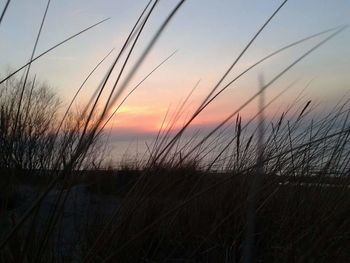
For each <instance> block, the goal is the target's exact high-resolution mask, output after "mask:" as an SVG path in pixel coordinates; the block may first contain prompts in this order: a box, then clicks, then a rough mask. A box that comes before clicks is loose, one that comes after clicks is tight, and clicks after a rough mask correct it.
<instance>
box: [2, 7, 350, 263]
mask: <svg viewBox="0 0 350 263" xmlns="http://www.w3.org/2000/svg"><path fill="white" fill-rule="evenodd" d="M158 2H159V1H157V0H154V1H153V0H150V1H149V2H148V3H147V5H146V6H145V8H144V9H143V10H142V12H141V14H140V15H139V17H138V19H137V21H136V22H135V24H134V25H133V27H132V29H131V30H130V32H129V35H128V36H127V38H126V40H125V42H124V43H123V46H122V48H121V49H120V51H119V52H118V54H117V55H116V58H115V59H114V60H113V62H112V64H111V66H110V67H109V70H108V71H107V72H106V74H105V76H104V78H103V79H102V80H101V83H100V85H99V86H98V87H97V88H96V90H95V92H94V94H93V95H92V96H91V98H90V99H89V102H88V103H87V104H86V105H85V106H84V108H83V109H82V110H81V112H79V113H75V112H73V111H72V109H71V105H72V103H73V102H74V101H75V100H76V98H77V95H78V94H80V93H81V92H84V85H85V83H86V81H87V80H88V79H89V78H90V76H91V75H92V74H93V73H94V72H95V70H96V69H97V68H98V67H99V66H100V65H101V64H102V63H104V62H105V59H106V58H107V57H108V56H110V55H111V54H112V52H113V49H112V50H111V51H110V52H109V53H107V55H106V56H105V57H104V58H103V59H102V60H100V61H99V62H98V63H97V64H96V65H95V66H94V67H92V70H91V72H90V73H89V74H88V75H87V77H86V79H85V80H84V81H83V82H82V84H81V86H80V87H79V88H78V89H77V92H76V94H75V96H74V97H73V98H72V100H71V102H70V104H69V106H68V108H67V109H66V110H65V111H64V114H63V115H62V116H60V115H59V114H57V111H58V109H59V107H60V101H59V99H58V97H57V96H56V95H55V94H54V93H52V91H50V89H49V88H48V87H45V86H44V85H43V84H41V83H40V82H39V81H38V80H37V78H36V77H31V75H30V74H31V72H30V68H31V64H32V63H34V62H35V61H36V60H38V59H40V58H41V57H42V56H44V55H45V54H47V53H48V52H50V51H52V50H54V49H56V48H58V47H59V46H61V45H63V44H65V43H67V42H68V41H70V40H72V39H74V38H75V37H78V36H79V35H80V34H82V33H85V32H86V31H88V30H90V29H92V28H94V27H95V26H97V25H99V24H101V23H103V22H104V21H106V19H105V20H102V21H100V22H98V23H96V24H93V25H92V26H90V27H87V28H86V29H84V30H82V31H80V32H78V33H76V34H74V35H72V36H70V37H68V38H67V39H65V40H63V41H62V42H60V43H58V44H56V45H54V46H53V47H51V48H49V49H48V50H46V51H45V52H43V53H41V54H39V55H36V46H37V44H38V42H39V40H40V34H41V31H42V29H43V28H44V24H45V18H46V15H49V14H50V10H49V5H50V1H48V2H47V8H46V10H45V13H44V14H43V18H42V23H41V25H40V29H39V31H38V34H37V38H36V41H35V43H34V46H33V49H32V53H31V56H30V59H29V62H28V63H26V64H25V65H23V66H21V67H19V68H17V69H15V70H14V71H12V72H11V73H9V74H7V75H5V77H1V80H0V88H1V89H0V146H1V151H0V170H1V200H0V201H1V207H0V219H1V224H2V225H1V228H0V229H1V232H2V233H1V235H0V238H1V239H0V259H1V261H2V262H73V261H74V260H75V261H79V262H174V261H177V262H243V261H245V262H257V261H263V262H330V261H336V262H347V261H348V259H349V258H350V253H349V251H350V220H349V217H348V215H349V214H350V211H349V209H350V203H349V202H350V198H349V197H350V196H349V195H350V188H349V187H350V181H349V168H350V166H349V160H350V159H349V154H350V151H349V150H350V149H349V147H348V145H349V144H348V142H349V133H350V129H349V113H350V112H349V110H350V108H349V103H348V101H340V102H339V103H338V104H337V105H335V107H334V108H333V110H331V111H330V112H328V113H327V114H325V115H324V116H320V117H318V118H316V117H315V116H314V115H313V111H312V110H313V109H312V107H313V104H312V102H311V101H306V102H303V103H300V102H298V99H296V101H295V102H294V103H292V106H291V107H287V108H286V109H285V111H284V112H283V113H282V115H281V116H276V117H275V118H272V119H265V118H264V117H263V112H264V110H265V109H266V108H268V107H269V106H270V105H271V104H272V103H274V102H275V101H276V100H278V99H279V98H280V96H282V94H284V92H286V91H287V90H288V89H290V88H291V87H293V86H294V85H296V82H293V83H291V84H290V85H289V86H287V87H285V89H283V90H282V92H281V93H279V94H277V95H276V96H275V97H274V98H272V99H270V100H269V101H266V102H264V101H263V100H262V102H261V105H260V109H259V110H258V112H257V114H256V115H255V116H254V117H252V118H251V119H250V120H248V121H242V118H241V117H242V116H240V115H239V112H241V111H242V110H243V109H244V108H245V107H246V106H247V105H248V104H250V103H251V102H252V101H254V100H255V99H257V98H263V94H264V91H265V90H267V89H268V88H269V87H270V86H271V85H272V84H273V83H275V82H276V81H277V80H278V79H279V78H281V77H282V76H284V75H285V74H286V73H288V72H289V70H290V69H292V68H293V67H295V66H296V65H297V64H298V63H299V62H300V61H302V60H303V59H305V58H307V56H308V55H309V54H311V53H312V52H314V51H315V50H318V49H319V48H320V47H321V46H322V45H323V44H324V43H326V42H328V41H329V40H331V39H332V38H333V37H335V36H336V35H338V34H339V33H341V32H342V31H343V30H344V29H345V28H346V27H345V26H339V27H336V28H332V29H328V30H324V31H321V32H319V33H316V34H312V35H310V36H306V37H304V38H302V39H300V40H297V41H295V42H293V43H290V44H288V45H286V46H284V47H281V48H280V49H278V50H276V51H275V52H273V53H271V54H269V55H267V56H265V57H264V58H262V59H260V60H258V61H257V62H256V63H254V64H252V65H251V66H250V67H247V68H246V69H245V70H243V71H242V72H240V73H239V74H237V76H236V77H235V78H233V79H231V80H228V76H229V73H230V72H231V71H232V69H233V68H234V67H235V66H236V65H237V63H238V61H240V59H241V58H242V57H243V56H244V54H245V53H246V52H249V48H250V46H251V45H252V43H253V42H254V41H255V40H256V39H257V38H258V37H260V35H261V34H262V33H263V31H264V29H265V28H266V27H267V26H268V25H269V24H270V23H271V22H272V21H273V19H274V17H275V16H277V15H278V13H279V11H280V9H281V8H283V7H284V6H285V4H286V3H287V1H283V2H282V3H281V4H280V6H279V7H278V8H277V9H276V10H275V12H273V14H272V15H271V16H270V17H269V18H268V19H267V20H266V22H265V23H264V24H263V25H262V26H261V27H260V28H259V29H258V30H257V32H256V34H254V36H253V37H252V38H251V39H250V40H249V42H248V44H247V45H246V46H245V47H244V48H243V49H242V51H241V52H240V53H239V55H238V56H237V57H236V58H234V59H233V62H232V64H231V65H230V67H229V68H228V69H227V70H226V71H225V72H224V74H223V75H222V77H221V78H220V79H219V80H218V82H217V83H216V85H214V87H213V88H212V89H211V90H210V92H209V93H208V94H207V96H206V97H205V99H204V100H203V102H202V103H200V105H199V106H198V107H197V109H196V110H195V111H194V112H193V113H191V115H190V117H189V118H188V119H185V118H183V113H184V112H185V111H186V105H187V102H188V99H189V98H190V97H191V95H192V92H193V90H192V91H191V92H190V93H189V95H188V97H186V99H185V100H184V101H183V102H182V103H180V106H179V108H178V109H177V112H176V113H175V114H174V115H173V117H172V119H171V120H170V122H169V123H170V124H169V125H168V126H166V127H164V126H162V129H161V130H160V131H159V133H158V135H157V136H156V139H155V141H154V145H153V146H150V147H149V148H148V152H147V154H146V155H145V156H147V158H145V159H144V160H143V162H136V161H135V162H134V163H132V164H129V163H127V162H126V163H123V164H122V165H121V166H120V167H119V168H118V169H109V170H108V169H103V167H101V163H102V162H103V158H104V154H103V149H104V148H103V147H101V146H100V144H99V142H100V141H99V139H100V138H101V136H102V135H103V130H104V128H105V126H106V125H107V123H108V122H109V121H110V120H111V119H112V118H113V117H114V115H115V113H116V112H117V111H118V109H119V108H120V106H121V105H122V104H123V103H124V102H125V101H126V100H127V99H128V97H129V96H130V95H131V94H132V93H133V92H134V91H135V90H136V89H137V88H139V87H140V85H141V84H142V83H143V81H145V80H146V79H147V78H148V77H149V76H150V75H151V74H153V73H154V72H155V71H156V70H157V69H158V68H159V67H160V66H162V65H163V64H164V63H165V62H166V61H167V60H168V59H170V58H171V57H172V56H173V55H174V54H175V52H174V53H172V54H171V55H170V56H168V57H167V58H165V59H164V60H163V61H161V62H160V63H159V64H158V66H156V67H155V68H154V69H152V70H150V71H149V74H148V75H146V76H145V77H144V78H143V79H142V80H141V82H140V83H139V84H137V85H136V86H135V87H133V88H132V89H131V91H130V92H129V93H128V94H127V95H126V96H124V97H122V95H123V92H124V91H125V89H126V88H127V87H128V85H129V82H130V80H131V78H132V77H133V75H134V74H135V73H136V72H137V70H138V68H139V67H140V65H141V64H142V63H143V61H144V60H145V59H146V57H147V55H148V54H149V52H150V50H151V49H152V48H153V47H154V45H155V43H156V42H157V40H158V39H159V38H160V37H161V35H162V33H163V32H164V30H165V29H166V27H167V25H168V24H169V23H170V22H171V20H172V19H173V18H174V17H175V15H176V13H177V12H178V11H179V10H181V6H182V5H183V4H184V3H185V2H186V1H184V0H182V1H179V2H178V3H177V4H175V5H174V8H173V10H171V12H169V14H168V16H167V17H166V18H165V19H164V21H163V22H162V23H161V25H160V26H159V28H158V29H156V30H155V33H154V35H153V36H152V38H151V40H150V41H149V42H148V43H146V48H145V49H144V51H143V52H142V53H141V55H140V56H139V57H138V58H137V59H136V62H135V63H134V64H133V65H131V69H130V71H128V72H126V71H125V68H126V66H129V64H130V58H131V57H132V56H133V55H134V50H135V47H137V45H138V44H139V42H141V41H142V36H143V29H144V27H145V25H147V23H148V20H149V18H150V17H151V16H152V15H154V14H153V13H154V10H155V9H156V8H157V4H158ZM9 3H10V1H7V4H6V6H5V8H4V10H3V11H2V15H1V20H0V23H1V26H4V25H5V24H4V23H6V19H5V18H6V16H5V13H6V10H7V8H8V6H9ZM316 37H318V38H321V40H319V42H317V43H316V44H315V45H314V46H312V47H311V48H310V49H309V50H307V51H306V52H305V53H303V54H300V55H299V57H297V58H295V60H294V61H293V62H292V63H291V64H289V65H288V66H287V67H286V68H284V69H281V71H280V72H279V73H278V74H276V75H275V76H274V77H273V78H272V79H270V80H268V81H267V82H266V83H261V88H260V90H259V91H257V92H256V93H255V94H254V95H253V96H251V97H250V98H249V99H248V100H247V101H245V102H243V103H242V104H241V105H238V106H237V108H236V109H235V110H234V111H232V113H230V114H229V115H228V116H226V117H225V118H223V120H222V122H220V123H219V124H218V125H217V126H216V127H214V128H213V129H212V130H211V131H209V132H208V133H207V134H205V135H204V136H202V137H198V136H197V134H196V133H195V134H194V135H193V136H192V137H191V138H190V139H188V137H185V134H186V132H187V131H188V128H189V127H190V125H191V124H192V123H193V121H194V120H195V119H196V118H197V117H198V116H199V115H200V114H201V113H202V112H203V110H204V109H205V108H207V107H208V105H210V104H211V103H212V102H213V101H214V100H216V99H217V98H218V97H219V96H220V95H221V94H222V93H224V92H225V90H227V89H228V88H232V85H233V84H235V83H236V82H237V80H238V79H239V78H241V77H242V76H244V75H245V74H246V73H247V72H249V71H250V70H251V69H253V68H254V67H256V66H257V65H259V64H262V63H263V62H265V61H267V60H268V59H270V58H272V57H274V56H275V55H277V54H279V53H282V52H284V51H285V50H287V49H289V48H291V47H294V46H296V45H300V44H303V43H305V42H307V41H309V40H311V39H314V38H316ZM123 55H124V56H123ZM117 65H120V66H121V67H120V69H119V71H118V72H115V71H116V68H117V67H116V66H117ZM23 70H24V71H25V74H24V77H23V78H19V77H18V76H17V75H18V73H19V72H22V71H23ZM112 73H117V78H116V79H115V80H113V79H112ZM122 77H123V78H122ZM121 79H123V82H120V80H121ZM224 81H225V82H227V83H228V84H226V85H223V83H224ZM108 85H111V86H112V89H110V91H107V88H106V87H107V86H108ZM103 96H106V97H107V100H106V101H105V102H103V101H102V97H103ZM117 101H120V103H119V106H117V108H116V110H113V111H112V109H115V107H114V106H115V104H116V102H117ZM38 109H40V110H38ZM166 118H167V116H166ZM256 119H259V121H258V125H256V126H255V129H253V131H250V130H248V129H247V128H248V127H251V126H252V124H254V123H256ZM165 120H166V119H164V123H165ZM178 121H182V122H183V123H184V125H183V126H182V127H181V128H180V129H179V130H174V129H173V127H174V126H175V123H176V122H178ZM232 127H234V129H231V130H230V128H232ZM232 130H233V131H234V132H232ZM227 131H231V132H227ZM29 184H32V185H33V187H35V190H36V191H37V193H36V195H35V196H34V200H32V201H31V204H30V205H28V206H27V207H26V210H25V211H24V212H23V213H21V214H20V216H19V217H17V216H16V215H15V213H12V212H11V211H12V206H11V202H12V201H13V200H12V198H13V196H14V195H15V193H16V188H18V187H20V186H21V185H29ZM81 185H87V189H88V192H89V195H91V196H98V197H99V198H101V199H102V200H104V199H105V200H107V199H108V198H112V200H114V202H117V203H118V205H116V206H115V207H114V208H113V210H112V211H109V212H110V213H109V214H108V215H103V214H102V213H100V212H99V211H98V210H97V209H96V207H95V206H92V205H91V206H90V207H89V208H88V210H89V215H90V216H89V220H87V219H86V220H85V221H86V222H82V223H81V224H80V226H79V227H81V229H82V232H83V233H84V235H78V241H77V242H76V245H75V247H74V248H72V250H73V252H70V254H69V255H63V252H62V247H59V245H57V244H61V243H59V242H64V240H63V237H64V233H65V229H70V227H71V226H68V225H64V224H62V222H65V221H64V220H65V219H64V218H65V213H66V212H65V207H66V206H67V205H69V204H70V203H71V202H73V201H72V200H71V192H74V189H75V188H74V187H77V186H81ZM52 193H54V195H53V200H54V201H53V203H52V205H51V208H50V211H49V212H47V213H46V214H45V216H44V217H42V212H41V211H42V209H41V206H43V205H44V204H45V200H48V198H49V195H50V194H51V196H52ZM50 198H51V197H50ZM76 217H79V216H78V215H76ZM77 219H78V218H77ZM76 231H77V233H78V230H76ZM79 233H80V232H79ZM73 234H76V233H74V231H73V233H72V235H73Z"/></svg>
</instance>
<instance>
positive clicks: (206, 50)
mask: <svg viewBox="0 0 350 263" xmlns="http://www.w3.org/2000/svg"><path fill="white" fill-rule="evenodd" d="M46 2H47V1H46V0H13V1H12V2H11V4H10V6H9V8H8V12H7V13H6V16H5V18H4V20H3V23H2V24H1V26H0V39H1V40H0V50H1V53H0V69H1V71H0V74H1V75H4V74H5V72H6V71H7V70H8V68H10V71H11V69H14V68H16V67H18V66H21V65H23V64H24V63H26V62H27V61H28V59H29V58H30V54H31V50H32V47H33V45H34V42H35V37H36V33H37V31H38V28H39V25H40V21H41V19H42V15H43V12H44V10H45V6H46ZM147 2H148V1H146V0H135V1H130V0H128V1H126V0H52V1H51V5H50V8H49V11H48V15H47V20H46V23H45V25H44V28H43V32H42V35H41V38H40V42H39V45H38V49H37V52H36V54H39V53H41V52H42V51H44V50H46V49H48V48H49V47H51V46H53V45H54V44H56V43H58V42H60V41H62V40H63V39H64V38H66V37H68V36H70V35H72V34H74V33H76V32H78V31H80V30H82V29H83V28H85V27H87V26H89V25H91V24H93V23H95V22H98V21H99V20H102V19H104V18H108V17H110V18H111V19H110V20H108V21H106V22H105V23H103V24H101V25H99V26H98V27H96V28H94V29H92V30H90V31H88V32H86V33H84V34H83V35H81V36H79V37H77V38H75V39H73V40H71V41H70V42H68V43H67V44H65V45H64V46H61V47H59V48H58V49H56V50H55V51H53V52H51V53H49V54H47V55H45V56H44V57H42V58H41V59H40V60H38V61H37V62H35V63H34V64H33V66H32V69H31V74H32V75H33V74H37V76H38V78H39V79H40V80H41V81H46V82H47V83H49V84H50V85H51V87H52V88H53V89H54V90H55V91H56V92H57V93H58V94H59V96H61V97H62V99H63V101H64V103H65V105H67V104H68V103H69V100H70V99H71V98H72V97H73V95H74V93H75V91H76V90H77V89H78V88H79V86H80V84H81V83H82V81H83V80H84V79H85V77H86V76H87V74H88V73H89V72H90V71H91V70H92V69H93V68H94V67H95V65H96V64H97V63H98V62H99V61H100V60H101V59H102V58H103V57H104V56H105V55H106V54H107V53H108V52H109V51H110V50H111V49H112V48H115V51H114V52H113V53H112V54H111V56H110V57H109V58H108V59H107V60H106V61H105V63H104V64H103V65H102V66H101V67H100V68H99V69H98V70H97V72H96V74H94V75H93V77H92V78H91V79H90V80H89V82H88V83H87V85H86V87H85V89H84V90H83V92H82V94H81V95H80V96H79V99H78V103H77V104H76V107H81V106H82V105H84V103H86V102H87V100H88V99H89V96H90V95H91V94H92V92H93V90H94V89H95V88H96V87H97V85H98V83H100V81H101V79H102V77H103V76H104V74H105V72H106V70H107V69H108V67H109V66H110V64H111V63H112V61H113V59H114V58H115V56H116V55H117V51H118V50H119V49H120V48H121V46H122V44H123V41H124V40H125V38H126V37H127V35H128V32H129V30H130V29H131V28H132V26H133V24H134V22H135V21H136V19H137V17H138V15H139V14H140V12H141V11H142V9H143V8H144V6H145V5H146V4H147ZM281 2H282V1H277V0H268V1H258V0H240V1H239V0H217V1H212V0H188V1H187V2H186V3H185V4H184V5H183V7H182V8H181V9H180V10H179V12H178V13H177V15H176V16H175V17H174V19H173V20H172V21H171V23H170V24H169V26H168V27H167V28H166V30H165V32H164V33H163V34H162V36H161V37H160V39H159V41H158V42H157V44H156V45H155V46H154V48H153V49H152V51H151V52H150V54H149V55H148V56H147V58H146V60H145V62H144V63H143V64H142V66H141V67H140V69H139V70H138V71H137V73H136V75H135V76H134V78H133V79H132V81H131V83H130V84H129V86H128V89H127V90H126V92H125V93H123V94H124V95H125V94H126V93H127V91H128V90H130V89H132V88H133V87H134V85H135V84H137V83H138V82H139V81H140V80H141V79H142V78H143V77H144V76H145V75H147V74H148V73H149V72H150V71H151V70H152V69H153V68H154V67H155V66H156V65H157V64H159V63H160V62H161V61H162V60H163V59H164V58H166V57H167V56H169V55H170V54H171V53H172V52H174V51H175V50H178V51H177V53H176V54H175V55H174V56H173V57H172V58H171V59H170V60H169V61H168V62H167V63H166V64H165V65H163V66H162V67H161V68H160V69H159V70H158V71H156V72H155V73H154V74H153V75H152V76H151V77H150V78H149V79H148V80H147V81H146V82H145V83H144V84H143V85H142V86H140V88H139V89H138V90H137V91H136V92H135V93H134V94H133V95H132V96H131V97H130V98H129V99H128V100H127V101H126V103H125V104H124V106H123V107H122V108H121V109H120V111H119V113H118V114H117V115H116V117H115V118H114V120H113V127H114V130H115V131H116V132H118V131H119V132H120V133H123V134H128V133H132V132H134V133H149V132H154V131H156V130H157V129H158V128H159V127H160V125H161V122H162V119H163V118H164V115H165V114H166V112H167V110H168V109H169V107H170V113H172V112H174V111H175V109H176V107H177V106H178V105H179V103H180V102H181V100H183V99H184V98H185V97H186V96H187V94H188V93H189V92H190V91H191V89H192V88H193V87H194V85H195V84H196V83H197V82H198V81H199V80H200V83H199V85H198V87H197V89H196V90H195V91H194V93H193V95H192V97H191V99H190V101H189V103H188V107H187V108H186V109H187V110H188V112H191V110H192V111H193V109H194V108H195V106H196V105H198V104H199V103H200V101H201V100H202V99H203V98H204V97H205V95H206V94H207V93H208V92H209V90H210V88H212V87H213V85H215V83H216V82H217V81H218V80H219V79H220V77H221V76H222V74H223V73H224V72H225V70H226V69H227V68H228V67H229V65H230V64H231V63H232V62H233V61H234V59H235V58H236V57H237V56H238V54H239V53H240V51H241V50H242V49H243V48H244V46H245V45H246V44H247V43H248V41H249V40H250V38H251V37H252V36H253V35H254V34H255V33H256V31H257V30H258V29H259V27H261V25H262V24H263V23H264V22H265V21H266V19H267V18H268V17H269V16H270V15H271V14H272V13H273V12H274V10H275V9H276V8H277V7H278V5H279V4H280V3H281ZM176 3H177V1H175V0H161V1H160V3H159V5H158V6H157V8H156V10H155V12H154V13H153V14H152V16H151V18H150V23H149V24H147V26H146V28H145V31H144V32H143V34H142V36H141V39H140V40H141V41H140V42H139V43H138V44H137V46H136V50H135V53H134V54H133V56H132V58H131V61H130V64H129V67H127V69H130V68H131V67H132V65H133V62H135V61H136V59H137V58H138V56H139V55H140V54H141V52H142V51H143V49H144V47H145V45H146V44H147V43H148V41H149V40H150V38H151V37H152V35H153V34H154V32H155V31H156V30H157V28H158V27H159V25H160V24H161V22H162V21H163V20H164V18H165V17H166V16H167V14H168V13H169V12H170V10H171V9H172V8H173V7H174V6H175V5H176ZM4 4H5V0H0V8H1V10H2V7H3V6H4ZM345 24H350V1H347V0H308V1H305V0H290V1H289V2H287V4H286V5H285V6H284V7H283V8H282V10H281V11H280V13H278V15H277V16H276V17H275V18H274V19H273V20H272V21H271V23H270V24H269V26H268V27H267V28H266V30H264V31H263V32H262V34H261V35H260V36H259V37H258V39H257V40H256V41H255V42H254V44H253V45H252V46H251V47H250V49H249V50H248V51H247V53H246V54H245V55H244V56H243V57H242V59H241V60H240V62H239V63H238V65H237V67H236V68H235V69H234V70H233V71H232V73H231V74H230V75H229V76H228V78H227V79H226V81H224V83H227V82H228V81H229V80H231V79H232V78H234V77H235V76H236V75H237V74H239V73H240V72H241V71H242V70H244V69H245V68H246V67H248V66H250V65H251V64H253V63H254V62H256V61H257V60H259V59H260V58H262V57H264V56H265V55H267V54H269V53H271V52H273V51H275V50H277V49H278V48H280V47H282V46H284V45H287V44H289V43H291V42H293V41H296V40H298V39H300V38H303V37H306V36H308V35H311V34H314V33H316V32H319V31H322V30H325V29H328V28H332V27H334V26H339V25H345ZM322 37H323V36H322ZM322 37H319V38H317V39H315V40H311V41H309V42H307V43H305V44H302V45H300V46H297V47H295V48H292V49H290V50H288V51H286V52H284V53H283V54H281V55H278V56H276V57H274V58H273V59H271V60H269V61H267V62H266V63H264V64H263V65H261V66H259V67H258V68H256V69H255V70H253V71H251V72H250V73H249V74H247V75H246V76H244V77H243V78H242V79H241V80H239V81H238V82H237V83H236V84H234V85H232V87H230V88H229V89H228V90H227V91H226V92H225V93H223V94H222V95H221V96H219V98H218V99H217V100H216V101H215V103H213V104H212V105H211V106H210V107H209V108H208V109H207V110H206V111H205V112H203V114H202V115H201V116H200V117H199V118H198V120H196V121H195V123H194V124H195V125H199V126H201V125H202V126H206V125H209V126H210V125H212V124H213V123H215V122H217V121H220V120H222V119H224V118H225V117H226V116H227V115H228V114H230V113H231V112H232V111H234V110H235V109H236V108H237V107H239V106H240V105H241V104H242V103H243V102H244V100H246V99H248V98H249V97H250V96H251V95H252V94H254V93H255V92H256V91H257V89H258V87H259V83H258V77H259V75H263V76H264V79H265V80H266V81H269V80H270V79H272V78H273V77H274V76H275V75H276V74H278V73H279V72H280V71H281V70H282V69H283V68H285V67H286V66H288V65H289V64H290V63H291V62H292V61H293V60H295V59H296V58H298V56H300V55H301V54H302V53H303V52H305V51H306V50H307V49H308V48H311V47H312V45H315V44H316V43H317V41H320V40H321V39H322ZM349 69H350V30H349V29H348V30H345V31H343V32H342V33H341V34H339V35H338V36H336V37H335V38H334V39H332V40H331V41H330V42H327V43H326V44H325V45H323V46H322V47H321V48H320V49H318V50H317V51H315V52H314V53H312V54H311V55H310V56H309V57H307V58H306V59H305V60H303V61H302V62H301V63H300V64H298V65H297V66H296V67H294V68H293V69H292V70H291V71H290V72H288V73H287V74H286V75H285V76H283V77H282V78H281V79H280V80H278V81H277V82H276V83H275V84H274V85H273V86H272V87H271V88H270V89H269V90H268V91H267V100H268V99H269V98H271V97H272V96H273V94H277V93H278V92H279V91H281V90H282V89H283V88H285V87H286V86H287V85H289V84H290V83H291V82H293V81H295V80H298V82H297V83H296V85H295V87H293V88H292V90H290V91H289V92H288V93H287V94H285V95H284V96H283V97H281V98H280V100H279V101H278V102H276V103H275V104H273V105H272V106H271V108H270V109H269V111H268V114H271V115H272V114H273V112H274V111H276V110H278V109H280V107H283V106H286V105H287V104H288V103H291V102H292V100H293V99H294V98H295V97H296V96H297V94H298V93H299V92H300V91H301V90H302V89H303V88H304V87H305V85H306V84H307V83H309V82H310V81H311V80H312V82H311V85H310V86H309V88H308V89H307V90H306V92H305V97H304V99H303V101H304V102H306V101H307V100H309V99H311V100H313V101H314V102H317V103H318V102H320V103H321V106H320V107H321V109H322V107H327V106H329V105H331V104H332V103H334V102H336V101H337V100H339V99H341V98H343V97H344V96H345V95H346V92H347V91H348V90H349V88H350V86H349V84H350V74H349ZM114 78H115V76H114ZM255 111H256V103H252V104H251V105H249V106H248V107H247V108H246V109H245V110H244V111H243V112H242V114H243V118H249V117H250V116H252V115H253V114H254V112H255ZM188 112H185V113H184V117H185V116H186V114H188Z"/></svg>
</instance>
